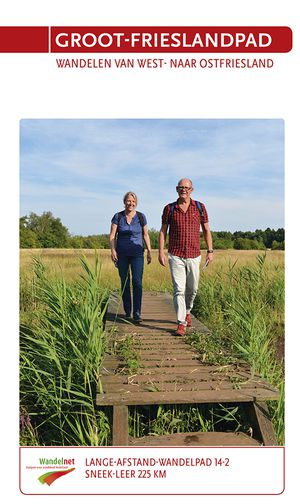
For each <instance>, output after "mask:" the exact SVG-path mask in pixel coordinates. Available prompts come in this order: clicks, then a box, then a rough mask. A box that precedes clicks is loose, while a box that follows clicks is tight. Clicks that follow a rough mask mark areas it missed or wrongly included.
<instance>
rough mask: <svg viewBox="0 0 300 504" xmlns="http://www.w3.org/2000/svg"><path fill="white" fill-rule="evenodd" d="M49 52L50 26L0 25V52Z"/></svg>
mask: <svg viewBox="0 0 300 504" xmlns="http://www.w3.org/2000/svg"><path fill="white" fill-rule="evenodd" d="M45 52H49V27H47V26H0V53H45Z"/></svg>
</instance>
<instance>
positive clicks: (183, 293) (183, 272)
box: [169, 254, 201, 325]
mask: <svg viewBox="0 0 300 504" xmlns="http://www.w3.org/2000/svg"><path fill="white" fill-rule="evenodd" d="M200 261H201V255H200V256H198V257H195V258H193V259H190V258H188V259H183V258H182V257H177V256H173V255H172V254H169V265H170V271H171V277H172V282H173V301H174V306H175V311H176V313H177V321H178V324H184V325H186V321H185V317H186V314H187V313H190V311H191V309H192V308H193V303H194V299H195V297H196V294H197V291H198V284H199V276H200Z"/></svg>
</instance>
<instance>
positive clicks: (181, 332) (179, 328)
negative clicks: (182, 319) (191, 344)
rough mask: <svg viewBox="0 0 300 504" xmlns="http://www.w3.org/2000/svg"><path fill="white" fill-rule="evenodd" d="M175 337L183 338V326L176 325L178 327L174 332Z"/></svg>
mask: <svg viewBox="0 0 300 504" xmlns="http://www.w3.org/2000/svg"><path fill="white" fill-rule="evenodd" d="M175 334H176V336H184V334H185V325H183V324H178V327H177V329H176V331H175Z"/></svg>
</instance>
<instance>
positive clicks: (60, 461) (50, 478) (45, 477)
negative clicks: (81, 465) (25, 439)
mask: <svg viewBox="0 0 300 504" xmlns="http://www.w3.org/2000/svg"><path fill="white" fill-rule="evenodd" d="M39 464H40V466H47V469H50V468H51V469H52V468H53V469H54V468H55V469H57V468H58V466H64V467H67V466H68V465H74V464H75V460H74V458H72V459H65V458H63V457H61V458H58V457H56V458H54V459H47V458H40V459H39ZM73 471H75V467H71V468H70V469H58V470H55V471H48V472H46V473H44V474H42V475H41V476H39V477H38V480H39V481H40V483H42V485H44V484H45V483H46V484H47V485H48V486H50V485H52V483H54V481H56V480H57V479H58V478H60V477H61V476H65V475H66V474H69V473H70V472H73Z"/></svg>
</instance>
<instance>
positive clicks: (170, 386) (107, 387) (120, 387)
mask: <svg viewBox="0 0 300 504" xmlns="http://www.w3.org/2000/svg"><path fill="white" fill-rule="evenodd" d="M102 385H103V393H104V394H116V393H120V394H122V393H128V392H130V393H132V392H133V393H136V392H139V393H143V392H182V391H189V392H196V391H209V390H216V391H218V390H236V389H235V388H234V386H233V384H232V383H230V382H228V381H227V382H226V381H222V382H218V381H203V382H190V383H178V382H170V383H166V382H164V383H160V382H151V381H150V382H144V383H131V382H129V383H117V382H115V383H112V382H110V383H108V384H105V382H104V383H102ZM263 388H264V387H261V386H260V385H259V384H255V383H253V382H250V381H249V382H247V383H245V384H242V385H241V386H240V388H239V390H240V391H243V392H245V391H249V394H252V395H253V394H254V393H255V390H258V389H259V390H260V391H261V390H262V389H263ZM264 389H265V388H264ZM267 390H269V389H267Z"/></svg>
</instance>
